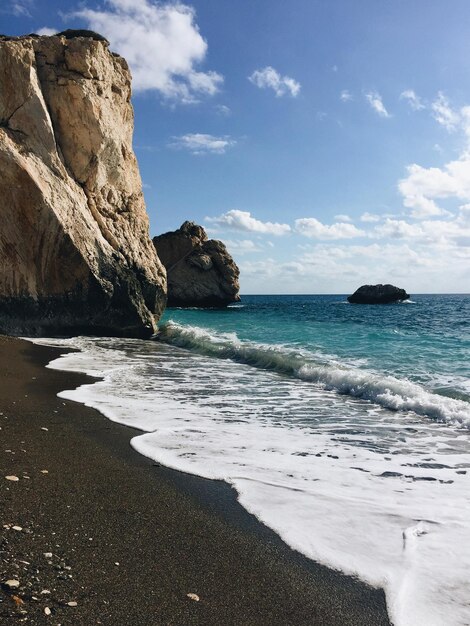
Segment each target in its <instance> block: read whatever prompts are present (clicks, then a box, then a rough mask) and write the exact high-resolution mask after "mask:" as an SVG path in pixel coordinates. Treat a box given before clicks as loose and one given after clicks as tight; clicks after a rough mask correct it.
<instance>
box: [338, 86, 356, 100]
mask: <svg viewBox="0 0 470 626" xmlns="http://www.w3.org/2000/svg"><path fill="white" fill-rule="evenodd" d="M339 99H340V100H341V102H349V101H350V100H352V99H353V95H352V93H351V92H350V91H348V90H347V89H343V91H342V92H341V93H340V96H339Z"/></svg>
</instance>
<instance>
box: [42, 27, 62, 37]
mask: <svg viewBox="0 0 470 626" xmlns="http://www.w3.org/2000/svg"><path fill="white" fill-rule="evenodd" d="M59 30H60V29H59ZM57 32H58V29H57V28H49V27H47V26H45V27H44V28H40V29H39V30H38V35H47V36H49V35H55V34H56V33H57Z"/></svg>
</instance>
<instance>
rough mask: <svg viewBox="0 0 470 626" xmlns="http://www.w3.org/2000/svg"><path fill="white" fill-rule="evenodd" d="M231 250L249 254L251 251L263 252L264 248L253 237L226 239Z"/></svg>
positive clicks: (226, 243)
mask: <svg viewBox="0 0 470 626" xmlns="http://www.w3.org/2000/svg"><path fill="white" fill-rule="evenodd" d="M223 242H224V243H225V245H226V246H227V248H228V250H229V252H233V253H236V254H238V255H242V254H249V253H251V252H262V251H263V248H262V247H261V246H260V245H259V244H257V243H255V242H254V241H252V240H251V239H224V240H223Z"/></svg>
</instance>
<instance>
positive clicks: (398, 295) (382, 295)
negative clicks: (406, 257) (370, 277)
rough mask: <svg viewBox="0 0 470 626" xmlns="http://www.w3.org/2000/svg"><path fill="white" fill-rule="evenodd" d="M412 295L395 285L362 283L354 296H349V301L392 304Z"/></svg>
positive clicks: (354, 302)
mask: <svg viewBox="0 0 470 626" xmlns="http://www.w3.org/2000/svg"><path fill="white" fill-rule="evenodd" d="M409 297H410V296H409V295H408V294H407V293H406V291H405V290H404V289H400V288H399V287H394V286H393V285H362V287H359V289H357V290H356V291H355V292H354V293H353V294H352V296H349V297H348V302H351V303H353V304H391V303H392V302H401V301H402V300H408V298H409Z"/></svg>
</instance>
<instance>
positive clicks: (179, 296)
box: [153, 222, 240, 307]
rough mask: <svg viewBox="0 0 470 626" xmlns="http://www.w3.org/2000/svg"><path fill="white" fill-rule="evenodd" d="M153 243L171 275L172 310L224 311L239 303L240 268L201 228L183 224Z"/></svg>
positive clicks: (190, 223) (169, 286)
mask: <svg viewBox="0 0 470 626" xmlns="http://www.w3.org/2000/svg"><path fill="white" fill-rule="evenodd" d="M153 243H154V244H155V248H156V250H157V254H158V256H159V258H160V260H161V261H162V263H163V264H164V266H165V267H166V271H167V274H168V305H169V306H186V307H187V306H198V307H224V306H227V305H228V304H230V303H231V302H237V301H238V300H240V296H239V295H238V291H239V289H240V287H239V284H238V276H239V270H238V267H237V266H236V264H235V262H234V260H233V259H232V257H231V256H230V254H229V253H228V252H227V248H226V247H225V245H224V244H223V243H222V242H221V241H216V240H214V239H208V238H207V234H206V232H205V230H204V229H203V228H202V226H197V225H196V224H195V223H194V222H184V224H183V225H182V226H181V228H179V229H178V230H175V231H173V232H169V233H165V234H164V235H160V236H159V237H154V239H153Z"/></svg>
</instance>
